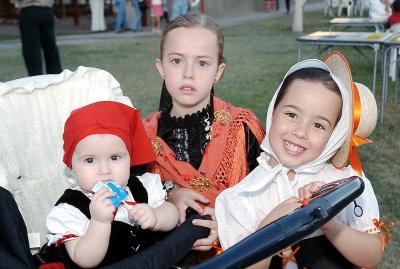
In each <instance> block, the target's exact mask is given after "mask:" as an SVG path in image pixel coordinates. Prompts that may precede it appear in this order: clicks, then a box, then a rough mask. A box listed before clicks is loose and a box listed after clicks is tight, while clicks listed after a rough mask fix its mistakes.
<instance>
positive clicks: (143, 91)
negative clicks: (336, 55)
mask: <svg viewBox="0 0 400 269" xmlns="http://www.w3.org/2000/svg"><path fill="white" fill-rule="evenodd" d="M304 29H305V32H306V33H307V32H312V31H316V30H326V29H328V18H327V17H323V16H322V12H318V13H307V14H305V25H304ZM224 33H225V37H226V42H225V57H226V60H227V68H226V69H225V74H224V77H223V78H222V80H221V81H220V82H219V84H217V85H216V94H217V95H219V96H220V97H222V98H223V99H226V100H228V101H230V102H232V103H233V104H235V105H238V106H243V107H249V108H251V109H252V110H253V111H254V112H255V113H256V114H257V115H258V116H259V118H260V119H262V121H264V119H265V114H266V109H267V106H268V102H269V100H270V99H271V96H272V94H273V93H274V91H275V89H276V87H277V86H278V84H279V83H280V81H281V79H282V77H283V76H284V74H285V72H286V71H287V70H288V68H289V67H290V66H291V65H292V64H294V63H295V62H296V60H297V45H296V42H295V38H296V36H298V34H294V33H292V32H291V17H289V16H284V17H281V18H277V19H273V20H269V21H264V22H259V23H254V24H249V25H246V26H241V27H232V28H226V29H224ZM158 43H159V39H158V38H142V39H135V40H124V41H110V42H104V43H97V44H84V45H73V46H61V47H60V52H61V57H62V63H63V67H64V68H68V69H71V70H75V69H76V68H77V67H78V66H79V65H85V66H93V67H98V68H102V69H105V70H108V71H110V72H111V73H112V74H113V75H114V76H115V77H116V78H117V80H118V81H119V82H120V83H121V87H122V89H123V90H124V92H125V94H126V95H128V96H129V97H130V98H131V100H132V102H133V103H134V105H135V106H136V107H137V108H139V109H141V111H142V114H144V115H146V114H147V113H148V112H150V111H154V110H156V109H157V105H158V98H159V93H160V87H161V79H160V77H159V75H158V74H157V73H156V71H155V68H154V59H155V58H156V57H157V56H158V53H159V51H158V50H159V44H158ZM339 49H340V50H341V51H342V52H343V53H344V55H346V56H347V58H348V60H349V62H350V65H351V67H352V70H353V78H354V80H355V81H358V82H361V83H364V84H366V85H368V86H371V83H372V65H370V64H369V63H368V62H367V61H366V60H365V59H363V58H361V57H360V56H359V54H358V53H357V52H356V51H355V50H354V49H352V48H346V47H339ZM314 51H315V47H313V46H304V48H303V55H307V54H311V53H312V52H314ZM365 52H366V53H370V50H369V49H365ZM371 55H372V54H371ZM0 59H1V61H0V81H7V80H11V79H15V78H19V77H23V76H26V71H25V68H24V65H23V61H22V57H21V51H20V50H17V49H15V50H14V49H7V50H4V49H3V50H1V51H0ZM378 70H379V69H378ZM381 85H382V83H381V74H378V81H377V95H376V96H377V99H378V100H377V101H378V102H379V101H380V88H381ZM392 89H393V85H392V84H391V85H390V92H389V97H388V100H389V104H388V105H387V109H386V111H385V122H384V123H383V124H378V125H377V128H376V130H375V132H374V133H373V134H372V137H371V138H372V139H373V140H374V141H375V144H373V145H370V146H365V147H364V148H361V149H360V150H359V153H360V156H361V160H362V163H363V168H364V171H365V173H366V175H367V176H368V178H370V179H371V181H372V184H373V187H374V189H375V192H376V195H377V197H378V201H379V204H380V210H381V219H382V220H394V221H395V223H396V225H397V226H398V225H399V224H400V223H399V219H400V195H399V194H400V176H399V175H400V128H399V122H400V115H399V114H400V105H397V106H396V105H394V104H393V102H392V101H391V100H392V99H393V91H392ZM399 230H400V229H399V228H398V227H397V228H396V229H394V230H393V231H392V233H391V234H392V241H391V244H390V246H389V247H388V248H386V250H385V253H384V258H383V261H382V263H381V265H380V267H379V268H385V269H389V268H398V267H399V264H400V255H399V250H400V246H399V239H400V232H399Z"/></svg>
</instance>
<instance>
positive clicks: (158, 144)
mask: <svg viewBox="0 0 400 269" xmlns="http://www.w3.org/2000/svg"><path fill="white" fill-rule="evenodd" d="M151 146H152V147H153V151H154V152H155V154H156V155H160V152H161V150H162V144H161V141H160V138H158V137H157V138H154V139H152V140H151Z"/></svg>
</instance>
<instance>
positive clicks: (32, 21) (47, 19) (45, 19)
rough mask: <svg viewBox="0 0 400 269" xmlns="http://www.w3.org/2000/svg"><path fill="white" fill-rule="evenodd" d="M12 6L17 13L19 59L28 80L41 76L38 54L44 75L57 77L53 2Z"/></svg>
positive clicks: (29, 0)
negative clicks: (20, 56)
mask: <svg viewBox="0 0 400 269" xmlns="http://www.w3.org/2000/svg"><path fill="white" fill-rule="evenodd" d="M15 5H16V7H17V8H18V10H19V17H18V21H19V30H20V33H21V43H22V55H23V57H24V61H25V65H26V68H27V70H28V74H29V76H36V75H42V74H43V66H42V52H41V50H43V55H44V61H45V64H46V73H47V74H58V73H61V71H62V69H61V60H60V55H59V52H58V48H57V45H56V36H55V29H54V15H53V11H52V6H53V0H16V2H15Z"/></svg>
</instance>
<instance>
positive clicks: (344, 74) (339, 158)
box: [323, 51, 353, 168]
mask: <svg viewBox="0 0 400 269" xmlns="http://www.w3.org/2000/svg"><path fill="white" fill-rule="evenodd" d="M323 61H324V63H325V64H326V65H327V66H328V68H329V70H330V71H331V73H332V74H333V75H335V76H336V77H337V78H339V79H340V81H341V82H342V84H343V86H345V88H346V92H347V93H348V96H349V98H348V99H349V105H350V107H353V94H352V87H353V78H352V75H351V69H350V65H349V63H348V62H347V60H346V58H345V57H344V56H343V54H341V53H340V52H338V51H334V52H332V53H331V54H329V55H328V56H327V57H325V59H324V60H323ZM348 121H349V122H350V126H351V128H349V130H348V133H347V135H346V140H345V142H344V144H343V145H342V146H341V147H340V148H339V150H338V151H337V152H336V154H335V155H334V156H333V157H332V160H331V162H332V164H333V165H334V166H335V167H336V168H342V167H344V166H345V165H346V164H347V161H348V159H349V154H350V142H351V135H352V129H353V123H352V122H353V112H352V109H351V110H350V113H349V118H348Z"/></svg>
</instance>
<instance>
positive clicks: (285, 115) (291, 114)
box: [269, 79, 342, 168]
mask: <svg viewBox="0 0 400 269" xmlns="http://www.w3.org/2000/svg"><path fill="white" fill-rule="evenodd" d="M341 108H342V99H341V97H340V96H339V95H338V94H337V93H335V92H333V91H331V90H329V89H328V88H326V87H325V86H324V85H323V84H322V83H321V82H316V81H308V80H301V79H296V80H294V81H293V82H292V83H291V84H290V85H289V87H288V88H287V91H286V93H285V95H284V96H283V98H282V100H281V101H280V103H279V104H278V105H277V107H276V108H275V110H274V114H273V116H272V124H271V129H270V133H269V142H270V144H271V147H272V149H273V151H274V152H275V154H276V156H277V158H278V161H279V162H280V163H282V164H283V165H284V166H286V167H288V168H296V167H299V166H301V165H303V164H306V163H309V162H311V161H313V160H315V159H316V158H317V157H318V156H319V155H320V154H321V152H322V151H323V149H324V148H325V145H326V143H327V142H328V139H329V137H330V135H331V133H332V131H333V129H334V128H335V125H336V122H337V119H338V117H339V114H340V111H341Z"/></svg>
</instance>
